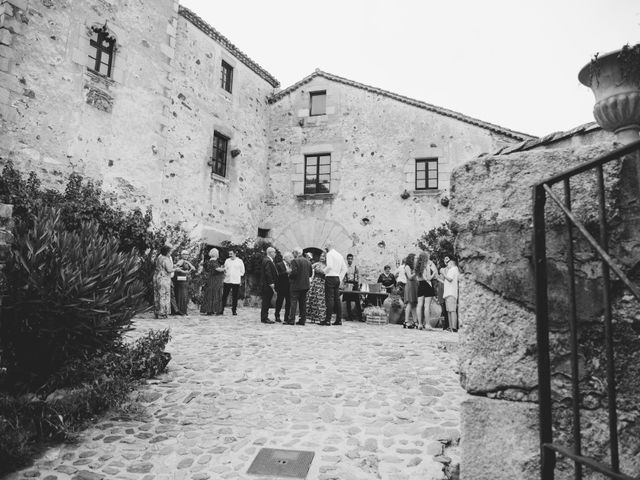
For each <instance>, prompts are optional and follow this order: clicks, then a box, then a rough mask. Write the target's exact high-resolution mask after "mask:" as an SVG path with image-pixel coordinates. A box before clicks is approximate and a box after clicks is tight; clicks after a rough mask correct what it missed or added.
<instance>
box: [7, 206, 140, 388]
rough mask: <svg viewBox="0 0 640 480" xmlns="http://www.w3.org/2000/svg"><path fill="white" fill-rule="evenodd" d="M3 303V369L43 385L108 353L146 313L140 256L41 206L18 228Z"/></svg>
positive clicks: (93, 227)
mask: <svg viewBox="0 0 640 480" xmlns="http://www.w3.org/2000/svg"><path fill="white" fill-rule="evenodd" d="M14 236H15V244H14V249H13V252H12V257H10V259H9V261H8V263H7V266H6V270H5V273H6V277H7V292H6V294H7V295H6V298H5V300H4V302H3V304H2V306H1V313H2V322H1V323H0V348H1V349H2V351H3V355H2V359H1V360H2V367H4V368H6V369H7V375H8V377H9V378H11V379H12V381H10V383H12V384H15V385H16V386H18V385H19V384H22V387H23V388H27V389H33V388H38V386H40V384H41V383H42V382H43V381H44V380H45V379H46V378H47V377H48V376H49V375H50V374H51V373H52V372H55V371H56V370H57V369H58V368H60V367H61V366H62V365H64V364H65V363H67V362H68V361H69V360H71V359H76V358H80V359H86V358H88V357H89V356H91V355H93V354H95V353H97V352H100V351H103V350H105V349H109V348H110V347H111V346H112V345H113V344H114V343H115V342H117V341H119V339H120V338H121V336H122V334H123V333H124V332H125V331H126V330H127V329H128V328H129V325H130V322H131V318H132V317H133V316H134V315H135V314H136V313H137V312H139V311H141V310H142V300H143V295H144V293H145V288H146V287H145V285H143V284H142V282H141V281H140V280H139V279H138V270H139V260H138V257H137V255H136V253H135V251H133V252H131V253H125V252H122V251H118V247H119V243H118V240H117V239H115V238H113V237H110V238H107V237H105V236H104V235H103V234H102V233H101V232H100V226H99V225H98V224H97V223H96V222H85V223H82V224H80V225H79V227H78V229H77V230H76V231H68V230H66V227H65V225H64V224H63V221H62V212H61V210H59V209H54V208H50V207H37V208H36V210H35V215H34V216H33V220H32V225H31V227H28V228H27V227H26V225H18V226H17V227H16V229H15V234H14Z"/></svg>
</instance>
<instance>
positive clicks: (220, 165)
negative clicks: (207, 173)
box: [211, 130, 230, 178]
mask: <svg viewBox="0 0 640 480" xmlns="http://www.w3.org/2000/svg"><path fill="white" fill-rule="evenodd" d="M229 140H230V138H229V137H227V136H226V135H223V134H222V133H220V132H218V131H217V130H214V131H213V152H212V155H211V173H213V174H214V175H217V176H219V177H222V178H226V177H227V165H228V163H229V162H228V158H229ZM219 142H224V148H220V146H219ZM219 152H222V156H223V157H224V158H223V159H220V158H219V157H220V153H219Z"/></svg>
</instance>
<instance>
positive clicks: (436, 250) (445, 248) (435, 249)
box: [418, 222, 455, 265]
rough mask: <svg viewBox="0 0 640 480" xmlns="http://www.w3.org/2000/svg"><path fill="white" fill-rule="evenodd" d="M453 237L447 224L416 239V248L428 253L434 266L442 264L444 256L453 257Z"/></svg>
mask: <svg viewBox="0 0 640 480" xmlns="http://www.w3.org/2000/svg"><path fill="white" fill-rule="evenodd" d="M454 242H455V235H454V233H453V232H452V231H451V228H450V226H449V223H448V222H445V223H443V224H442V225H440V226H439V227H434V228H432V229H431V230H429V231H428V232H425V233H423V234H422V236H421V237H420V238H419V239H418V247H419V248H420V249H421V250H424V251H426V252H428V253H429V255H430V257H431V260H432V261H433V263H435V264H436V265H439V264H441V263H442V260H443V259H444V257H445V256H447V255H448V256H450V257H452V256H454V254H455V249H454Z"/></svg>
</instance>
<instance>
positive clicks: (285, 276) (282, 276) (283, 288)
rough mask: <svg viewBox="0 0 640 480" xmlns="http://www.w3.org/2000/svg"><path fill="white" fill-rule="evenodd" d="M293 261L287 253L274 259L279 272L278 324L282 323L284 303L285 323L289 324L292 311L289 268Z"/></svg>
mask: <svg viewBox="0 0 640 480" xmlns="http://www.w3.org/2000/svg"><path fill="white" fill-rule="evenodd" d="M291 260H293V255H291V252H285V254H284V255H282V256H280V255H278V254H276V258H275V259H274V261H275V263H276V270H278V281H277V282H276V293H277V294H278V298H277V299H276V322H281V320H280V310H281V309H282V304H283V303H284V322H285V323H288V322H289V311H290V310H291V295H290V293H289V271H290V270H291V267H289V264H290V263H291Z"/></svg>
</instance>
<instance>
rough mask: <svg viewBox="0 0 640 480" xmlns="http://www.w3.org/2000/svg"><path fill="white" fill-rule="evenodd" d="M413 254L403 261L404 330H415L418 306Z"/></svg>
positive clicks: (414, 257) (414, 256)
mask: <svg viewBox="0 0 640 480" xmlns="http://www.w3.org/2000/svg"><path fill="white" fill-rule="evenodd" d="M415 260H416V255H415V253H410V254H409V255H407V258H406V259H405V261H404V273H405V276H406V279H407V283H406V285H405V287H404V304H405V310H404V328H416V305H417V304H418V280H417V279H416V274H415V270H414V263H415Z"/></svg>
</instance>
